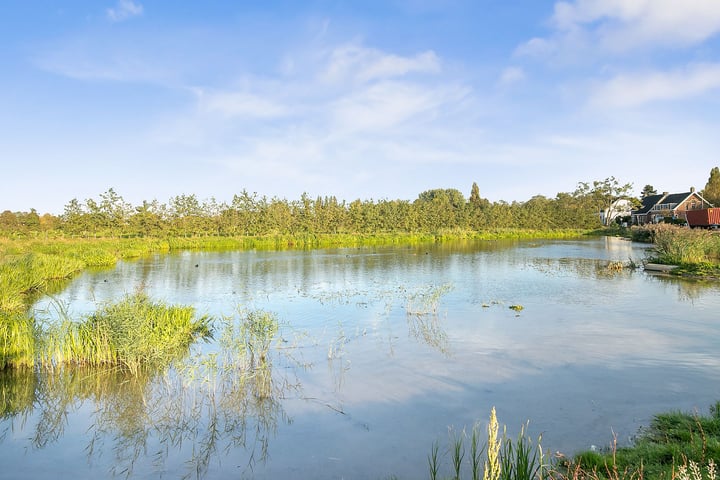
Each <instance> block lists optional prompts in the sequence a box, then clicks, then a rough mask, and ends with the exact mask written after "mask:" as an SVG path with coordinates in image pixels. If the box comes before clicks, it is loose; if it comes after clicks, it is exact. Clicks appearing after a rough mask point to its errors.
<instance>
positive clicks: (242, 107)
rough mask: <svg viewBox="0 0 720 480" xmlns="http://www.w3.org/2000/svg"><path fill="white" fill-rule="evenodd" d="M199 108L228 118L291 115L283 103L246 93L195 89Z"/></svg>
mask: <svg viewBox="0 0 720 480" xmlns="http://www.w3.org/2000/svg"><path fill="white" fill-rule="evenodd" d="M195 92H196V95H197V100H198V108H199V109H200V110H201V111H202V112H204V113H207V114H220V115H223V116H226V117H250V118H276V117H283V116H285V115H287V114H288V113H289V109H288V108H287V107H286V106H285V105H284V104H282V103H280V102H279V101H277V100H274V99H271V98H265V97H262V96H260V95H256V94H253V93H249V92H244V91H212V90H204V89H195Z"/></svg>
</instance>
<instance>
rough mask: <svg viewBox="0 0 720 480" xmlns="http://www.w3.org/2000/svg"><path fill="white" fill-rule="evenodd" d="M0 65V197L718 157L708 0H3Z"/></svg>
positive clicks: (50, 201)
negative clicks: (203, 0) (110, 189)
mask: <svg viewBox="0 0 720 480" xmlns="http://www.w3.org/2000/svg"><path fill="white" fill-rule="evenodd" d="M0 65H2V74H1V75H0V105H1V106H2V108H0V162H1V164H0V165H1V170H0V178H1V187H0V210H5V209H9V210H12V211H17V210H22V211H27V210H29V209H30V208H35V209H37V210H38V211H39V212H41V213H43V212H51V213H62V210H63V206H64V205H65V204H66V203H67V202H68V201H69V200H70V199H72V198H77V199H79V200H81V201H83V200H85V199H86V198H98V197H99V194H100V193H102V192H104V191H106V190H107V189H108V188H114V189H115V191H116V192H118V193H119V194H120V195H122V196H123V198H124V199H125V200H127V201H129V202H131V203H132V204H134V205H137V204H139V203H141V202H142V200H153V199H157V200H159V201H161V202H167V201H168V200H169V198H170V197H172V196H176V195H180V194H195V195H197V197H198V198H200V199H209V198H211V197H214V198H215V199H217V200H218V201H227V202H229V201H231V199H232V196H233V194H235V193H239V192H240V191H242V190H243V189H246V190H248V191H249V192H257V193H258V194H260V195H266V196H268V197H273V196H278V197H281V198H288V199H291V200H292V199H297V198H299V197H300V195H301V194H302V193H303V192H307V193H309V194H310V195H311V196H313V197H314V196H317V195H335V196H337V197H338V198H339V199H344V200H348V201H352V200H354V199H357V198H360V199H381V198H388V199H409V200H412V199H414V198H416V197H417V194H418V193H420V192H422V191H424V190H427V189H431V188H457V189H459V190H461V191H462V192H463V193H465V195H469V191H470V186H471V185H472V182H477V183H478V185H479V187H480V193H481V195H482V196H484V197H487V198H489V199H490V200H492V201H496V200H506V201H513V200H519V201H524V200H527V199H529V198H530V197H532V196H533V195H537V194H541V195H546V196H549V197H554V196H555V194H556V193H558V192H567V191H572V190H574V188H575V186H576V184H577V182H580V181H592V180H601V179H604V178H606V177H609V176H615V177H616V178H618V179H619V180H621V181H622V182H632V183H633V184H634V186H635V191H636V193H638V192H639V191H640V190H641V189H642V187H643V186H644V185H645V184H652V185H653V186H655V188H656V189H657V190H659V191H687V190H688V189H689V187H690V186H695V187H697V188H698V189H701V188H703V187H704V185H705V183H706V181H707V179H708V176H709V173H710V169H711V168H712V167H714V166H718V165H720V2H718V1H717V0H685V1H683V2H678V1H676V0H567V1H562V2H561V1H557V2H555V1H542V0H518V1H512V2H511V1H505V0H446V1H440V0H385V1H379V0H378V1H374V0H366V1H352V0H345V1H339V0H338V1H330V0H327V1H321V0H316V1H312V0H310V1H291V0H286V1H281V0H276V1H272V0H271V1H263V2H250V1H240V0H238V1H220V0H216V1H212V2H190V1H183V0H177V1H172V2H170V1H160V0H92V1H91V0H69V1H51V0H6V1H3V2H2V3H0Z"/></svg>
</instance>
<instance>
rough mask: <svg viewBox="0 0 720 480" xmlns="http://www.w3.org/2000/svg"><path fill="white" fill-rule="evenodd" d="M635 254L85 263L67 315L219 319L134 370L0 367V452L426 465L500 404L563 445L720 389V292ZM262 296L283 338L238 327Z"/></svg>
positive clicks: (523, 251)
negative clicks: (130, 311) (204, 340)
mask: <svg viewBox="0 0 720 480" xmlns="http://www.w3.org/2000/svg"><path fill="white" fill-rule="evenodd" d="M643 252H644V247H643V246H637V245H634V244H631V243H629V242H627V241H624V240H618V239H596V240H589V241H564V242H557V241H553V242H544V241H533V242H484V243H478V242H462V243H459V244H439V245H435V244H432V245H425V246H414V247H410V248H408V247H383V248H368V249H329V250H321V251H312V252H297V251H283V252H213V253H207V252H205V253H203V252H186V253H182V254H178V255H168V256H156V257H152V258H148V259H143V260H139V261H137V262H125V263H121V264H119V265H118V268H117V269H115V270H112V271H104V272H86V273H84V274H83V275H82V276H81V277H80V278H78V279H77V280H76V281H74V282H72V283H71V284H70V285H69V286H68V288H67V289H66V290H65V291H63V292H62V294H60V295H59V296H58V297H59V300H60V301H63V302H64V303H69V305H70V309H71V310H74V311H75V312H82V311H83V310H93V309H95V308H96V302H102V301H105V300H108V299H112V298H115V297H116V296H118V295H121V294H122V293H123V292H126V291H133V290H134V289H135V288H136V287H137V285H138V284H140V283H144V284H145V285H146V292H147V293H148V294H149V295H150V296H151V297H154V298H161V299H164V300H166V301H168V302H172V303H176V302H177V303H182V304H190V305H193V306H195V308H196V311H198V312H200V313H208V314H211V315H213V316H214V317H215V318H217V319H218V323H217V325H216V327H217V330H216V336H215V338H216V342H215V343H212V344H208V345H202V346H196V347H195V348H194V349H193V351H192V354H191V355H189V356H187V357H186V358H185V359H183V360H182V361H178V362H175V363H174V364H173V365H171V366H170V367H169V368H168V369H165V370H162V371H155V372H145V376H138V377H127V376H125V375H124V374H122V373H121V372H117V371H101V370H94V371H93V370H87V369H85V370H82V369H79V370H76V371H75V372H73V371H72V370H66V371H55V372H46V373H42V374H38V373H34V372H4V373H2V374H0V395H1V397H0V399H2V400H3V403H2V405H3V410H2V428H3V429H4V430H3V431H4V432H5V437H4V441H3V448H2V449H0V461H2V462H3V463H4V464H9V465H13V467H12V468H13V470H14V471H20V470H24V469H28V471H30V472H35V471H36V470H33V469H36V468H39V466H40V465H43V464H48V465H52V459H53V458H54V457H52V455H53V453H52V452H55V451H57V452H58V453H57V455H58V456H60V457H64V456H67V458H71V459H72V461H73V462H75V463H76V464H77V467H76V470H79V471H80V472H81V473H80V474H79V475H77V477H78V478H81V477H83V476H85V477H87V478H93V477H94V476H95V477H97V476H104V475H107V472H108V471H109V472H111V473H114V474H115V475H117V476H137V477H151V476H160V475H164V476H166V477H170V478H177V477H180V476H190V477H208V478H227V477H230V476H233V477H234V476H239V475H242V474H245V475H246V476H252V477H253V478H290V477H298V476H304V477H306V478H339V477H341V476H345V477H348V476H351V477H362V478H368V477H370V478H385V477H388V476H390V475H393V474H396V475H398V476H399V477H402V478H418V477H422V476H425V474H426V471H425V468H424V465H425V461H426V458H425V456H426V454H427V448H426V447H429V446H430V445H431V444H432V442H433V441H435V440H436V439H437V437H438V434H439V432H444V431H446V428H447V426H448V425H456V426H462V425H463V424H465V425H472V423H473V422H474V421H476V420H477V419H478V418H481V417H482V418H484V417H485V416H486V415H487V411H488V410H489V409H490V407H492V406H493V405H495V406H497V407H498V409H499V414H500V416H501V417H502V419H503V421H504V422H506V423H508V424H509V425H520V424H522V423H523V422H525V421H526V420H528V419H530V420H531V421H532V422H533V424H534V425H538V428H539V429H540V430H543V431H546V432H547V437H546V438H547V442H546V445H548V446H549V447H551V448H553V449H560V450H564V451H567V449H568V448H573V447H578V446H579V447H584V446H586V445H588V444H590V443H594V444H601V443H602V442H604V441H605V440H606V439H608V438H609V435H610V433H609V432H610V428H611V427H616V428H617V427H618V425H621V426H624V427H627V426H632V427H635V426H636V425H637V424H638V423H639V422H642V421H643V420H644V419H648V418H649V417H650V415H652V414H653V413H656V412H657V411H659V410H663V409H666V408H668V409H674V408H685V406H686V405H687V404H688V403H690V402H698V403H699V405H698V406H699V407H705V406H706V405H707V404H710V403H712V401H713V399H715V398H716V397H717V396H718V395H720V390H718V387H717V386H718V385H720V383H718V381H717V380H718V373H717V372H718V371H720V370H718V364H719V362H718V358H717V354H716V351H717V349H716V345H717V341H718V338H720V325H718V324H717V320H716V317H717V309H718V308H720V300H719V298H720V296H719V295H717V294H718V293H719V292H720V289H719V288H718V286H717V284H713V283H708V284H705V283H702V282H688V281H687V280H683V279H676V278H671V277H655V276H651V275H649V274H647V273H644V272H643V271H642V270H631V269H622V270H619V271H615V270H612V269H608V265H609V264H610V263H611V262H628V261H629V259H631V258H632V259H633V260H635V261H639V260H640V259H641V258H642V256H643ZM196 265H197V266H196ZM105 280H107V281H105ZM438 292H440V294H439V295H438V294H437V293H438ZM237 305H241V306H242V310H240V311H239V312H238V311H237V310H236V309H237ZM510 305H522V306H523V307H524V308H523V310H522V312H514V311H512V310H510V309H509V308H508V307H509V306H510ZM37 308H42V302H41V303H40V304H38V306H37ZM263 311H264V312H276V315H277V316H276V320H278V322H279V327H278V329H277V331H276V332H275V333H274V335H270V334H269V333H268V332H272V331H273V328H272V323H266V322H263V321H262V318H264V317H259V319H260V321H259V323H257V324H256V325H255V327H253V328H248V325H247V324H245V323H243V321H241V320H243V319H247V318H248V314H249V313H250V312H263ZM228 312H230V317H229V318H225V316H224V315H226V314H228ZM518 314H519V316H517V315H518ZM220 319H224V320H222V321H221V320H220ZM243 325H245V327H243ZM268 328H269V330H268ZM263 332H265V334H264V333H263ZM266 334H267V335H266ZM268 339H271V341H269V343H268V341H267V340H268ZM638 398H642V399H643V400H642V401H638V400H637V399H638ZM530 399H532V400H530ZM419 419H421V420H419ZM633 433H634V431H628V432H627V434H628V435H631V434H633ZM338 439H342V441H338ZM72 444H82V451H81V452H80V454H77V452H73V451H72V448H73V445H72ZM27 445H30V446H31V447H32V448H30V449H29V451H30V453H28V454H27V455H26V456H23V454H22V448H23V446H27ZM56 446H57V449H56ZM34 450H37V451H38V452H41V454H33V451H34ZM18 452H20V453H19V454H18ZM388 452H390V453H388ZM82 455H85V456H86V457H87V459H88V462H87V463H88V466H87V468H84V467H83V466H82V465H81V464H82V463H83V462H82ZM385 457H387V459H386V458H385ZM78 458H79V459H81V461H79V462H78V461H77V460H78ZM83 472H85V475H83Z"/></svg>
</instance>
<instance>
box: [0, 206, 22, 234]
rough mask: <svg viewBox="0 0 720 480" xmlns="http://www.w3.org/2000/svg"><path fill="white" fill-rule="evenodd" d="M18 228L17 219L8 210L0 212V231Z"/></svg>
mask: <svg viewBox="0 0 720 480" xmlns="http://www.w3.org/2000/svg"><path fill="white" fill-rule="evenodd" d="M17 228H18V219H17V215H15V214H14V213H13V212H11V211H10V210H5V211H4V212H2V213H0V231H2V232H7V233H12V232H14V231H16V230H17Z"/></svg>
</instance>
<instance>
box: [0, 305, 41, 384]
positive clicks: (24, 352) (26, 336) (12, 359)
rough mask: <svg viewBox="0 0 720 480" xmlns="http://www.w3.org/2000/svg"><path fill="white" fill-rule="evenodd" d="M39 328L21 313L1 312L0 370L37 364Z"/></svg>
mask: <svg viewBox="0 0 720 480" xmlns="http://www.w3.org/2000/svg"><path fill="white" fill-rule="evenodd" d="M36 338H37V328H36V325H35V321H34V320H33V319H32V318H29V317H27V316H25V315H23V314H21V313H3V312H0V371H2V370H5V369H7V368H23V367H32V366H33V365H35V351H36V349H35V346H36Z"/></svg>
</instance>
